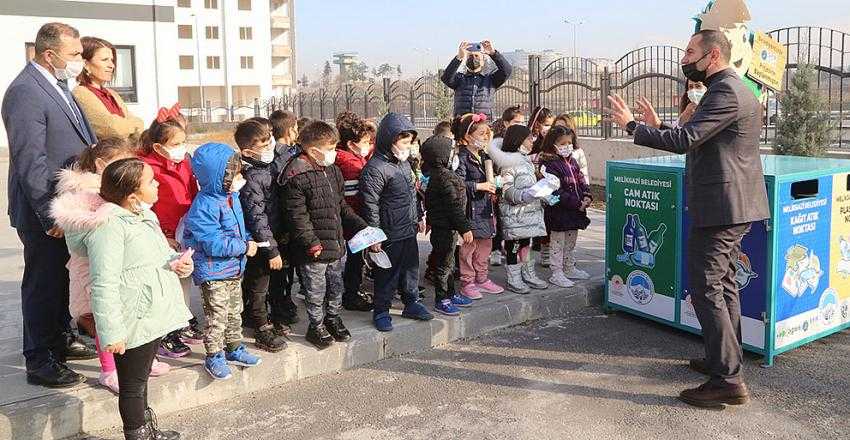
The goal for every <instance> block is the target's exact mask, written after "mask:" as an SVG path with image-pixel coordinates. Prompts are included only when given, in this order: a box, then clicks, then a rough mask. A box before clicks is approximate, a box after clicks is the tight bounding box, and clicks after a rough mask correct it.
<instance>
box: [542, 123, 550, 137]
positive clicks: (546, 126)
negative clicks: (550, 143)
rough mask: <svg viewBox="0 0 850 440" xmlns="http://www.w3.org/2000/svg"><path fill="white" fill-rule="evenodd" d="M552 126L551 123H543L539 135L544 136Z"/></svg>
mask: <svg viewBox="0 0 850 440" xmlns="http://www.w3.org/2000/svg"><path fill="white" fill-rule="evenodd" d="M550 128H552V126H551V125H543V126H541V127H540V135H541V136H546V133H549V129H550Z"/></svg>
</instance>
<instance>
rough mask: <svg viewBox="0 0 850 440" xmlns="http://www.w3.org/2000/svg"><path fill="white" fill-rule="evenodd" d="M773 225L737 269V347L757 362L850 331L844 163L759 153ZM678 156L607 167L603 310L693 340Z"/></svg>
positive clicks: (761, 231)
mask: <svg viewBox="0 0 850 440" xmlns="http://www.w3.org/2000/svg"><path fill="white" fill-rule="evenodd" d="M762 165H763V167H764V174H765V186H766V189H767V194H768V200H769V204H770V211H771V218H770V219H768V220H765V221H762V222H756V223H753V225H752V229H751V230H750V233H749V234H748V235H747V236H745V237H744V240H743V243H742V252H741V255H740V256H739V258H738V261H737V262H735V267H734V270H735V282H736V284H737V285H738V288H739V291H740V295H741V331H742V340H743V344H744V348H745V349H746V350H748V351H752V352H755V353H760V354H762V355H764V357H765V364H766V365H772V364H773V358H774V357H775V356H776V355H778V354H780V353H783V352H785V351H788V350H791V349H793V348H796V347H799V346H800V345H803V344H806V343H808V342H811V341H813V340H815V339H819V338H822V337H824V336H827V335H830V334H832V333H835V332H837V331H840V330H843V329H845V328H848V327H850V160H840V159H823V158H806V157H792V156H773V155H766V156H762ZM684 172H685V159H684V156H664V157H654V158H646V159H636V160H623V161H609V162H608V163H607V210H606V244H605V247H606V251H605V266H606V285H605V306H606V307H608V308H610V309H614V310H622V311H625V312H628V313H632V314H635V315H638V316H642V317H645V318H649V319H652V320H655V321H658V322H661V323H664V324H667V325H670V326H673V327H676V328H680V329H682V330H686V331H690V332H694V333H700V331H701V328H700V325H699V321H698V320H697V318H696V314H695V313H694V309H693V307H692V306H691V301H690V293H689V292H688V289H687V286H688V273H687V270H686V268H687V253H686V251H685V249H686V246H685V245H686V243H687V240H688V237H689V229H690V218H689V215H688V209H687V207H688V201H687V198H686V195H685V190H684V182H685V176H684Z"/></svg>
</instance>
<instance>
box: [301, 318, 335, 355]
mask: <svg viewBox="0 0 850 440" xmlns="http://www.w3.org/2000/svg"><path fill="white" fill-rule="evenodd" d="M304 337H305V339H307V342H309V343H311V344H313V345H315V346H316V348H318V349H319V350H323V349H325V348H328V347H330V346H331V345H333V344H334V337H333V336H332V335H331V334H330V332H328V329H327V328H325V326H324V325H313V324H310V327H308V328H307V334H306V335H304Z"/></svg>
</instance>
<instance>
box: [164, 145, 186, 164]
mask: <svg viewBox="0 0 850 440" xmlns="http://www.w3.org/2000/svg"><path fill="white" fill-rule="evenodd" d="M163 149H165V151H166V152H168V158H169V159H171V161H172V162H175V163H180V162H183V161H184V160H186V153H187V151H188V150H187V149H186V145H185V144H180V145H178V146H176V147H173V148H165V147H163Z"/></svg>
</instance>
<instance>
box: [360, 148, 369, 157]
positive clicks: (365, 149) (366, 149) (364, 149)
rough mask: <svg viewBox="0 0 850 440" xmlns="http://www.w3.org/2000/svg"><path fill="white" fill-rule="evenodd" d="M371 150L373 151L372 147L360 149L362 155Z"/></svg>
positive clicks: (366, 154) (364, 155)
mask: <svg viewBox="0 0 850 440" xmlns="http://www.w3.org/2000/svg"><path fill="white" fill-rule="evenodd" d="M371 152H372V147H366V148H361V149H360V157H366V156H368V155H369V153H371Z"/></svg>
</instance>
